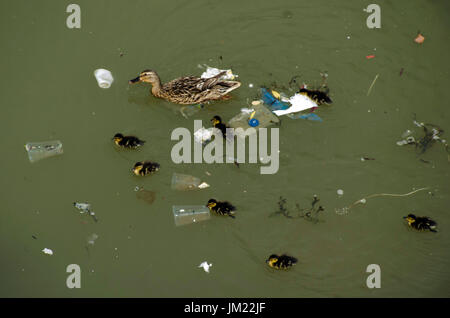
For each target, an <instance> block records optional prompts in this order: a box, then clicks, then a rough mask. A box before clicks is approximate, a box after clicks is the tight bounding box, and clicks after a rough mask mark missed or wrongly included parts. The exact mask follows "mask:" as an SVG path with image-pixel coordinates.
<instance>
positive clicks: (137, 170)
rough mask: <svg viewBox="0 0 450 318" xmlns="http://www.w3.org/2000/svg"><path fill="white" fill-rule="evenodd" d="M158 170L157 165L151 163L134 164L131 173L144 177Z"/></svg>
mask: <svg viewBox="0 0 450 318" xmlns="http://www.w3.org/2000/svg"><path fill="white" fill-rule="evenodd" d="M158 170H159V164H158V163H156V162H151V161H142V162H141V161H140V162H136V164H135V165H134V167H133V172H134V174H135V175H137V176H146V175H148V174H152V173H155V172H156V171H158Z"/></svg>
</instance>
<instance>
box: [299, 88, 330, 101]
mask: <svg viewBox="0 0 450 318" xmlns="http://www.w3.org/2000/svg"><path fill="white" fill-rule="evenodd" d="M299 93H300V94H301V95H305V96H307V97H309V98H310V99H312V100H313V101H315V102H316V103H317V105H322V104H327V105H329V104H331V103H332V102H333V101H332V100H331V98H330V97H328V94H327V93H326V92H322V91H320V90H310V89H306V88H301V89H300V91H299Z"/></svg>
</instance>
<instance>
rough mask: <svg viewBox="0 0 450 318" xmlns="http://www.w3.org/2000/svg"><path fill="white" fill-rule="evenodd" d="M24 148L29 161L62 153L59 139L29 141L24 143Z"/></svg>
mask: <svg viewBox="0 0 450 318" xmlns="http://www.w3.org/2000/svg"><path fill="white" fill-rule="evenodd" d="M25 149H26V150H27V152H28V159H30V162H36V161H38V160H41V159H45V158H49V157H53V156H57V155H62V154H63V147H62V143H61V141H59V140H52V141H43V142H29V143H27V144H26V145H25Z"/></svg>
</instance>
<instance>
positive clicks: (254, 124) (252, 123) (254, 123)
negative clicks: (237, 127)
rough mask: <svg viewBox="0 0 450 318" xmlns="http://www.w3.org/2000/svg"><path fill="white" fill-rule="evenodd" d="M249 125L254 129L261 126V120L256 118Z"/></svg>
mask: <svg viewBox="0 0 450 318" xmlns="http://www.w3.org/2000/svg"><path fill="white" fill-rule="evenodd" d="M248 124H249V125H250V126H252V127H256V126H258V125H259V120H258V119H256V118H252V119H250V120H249V121H248Z"/></svg>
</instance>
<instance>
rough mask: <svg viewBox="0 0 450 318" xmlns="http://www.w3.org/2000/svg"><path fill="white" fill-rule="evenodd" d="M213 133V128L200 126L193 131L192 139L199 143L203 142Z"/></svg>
mask: <svg viewBox="0 0 450 318" xmlns="http://www.w3.org/2000/svg"><path fill="white" fill-rule="evenodd" d="M213 135H214V128H208V129H205V127H202V128H200V129H199V130H197V131H196V132H194V140H195V141H196V142H198V143H200V144H205V143H207V142H208V141H210V140H211V138H212V136H213Z"/></svg>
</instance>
